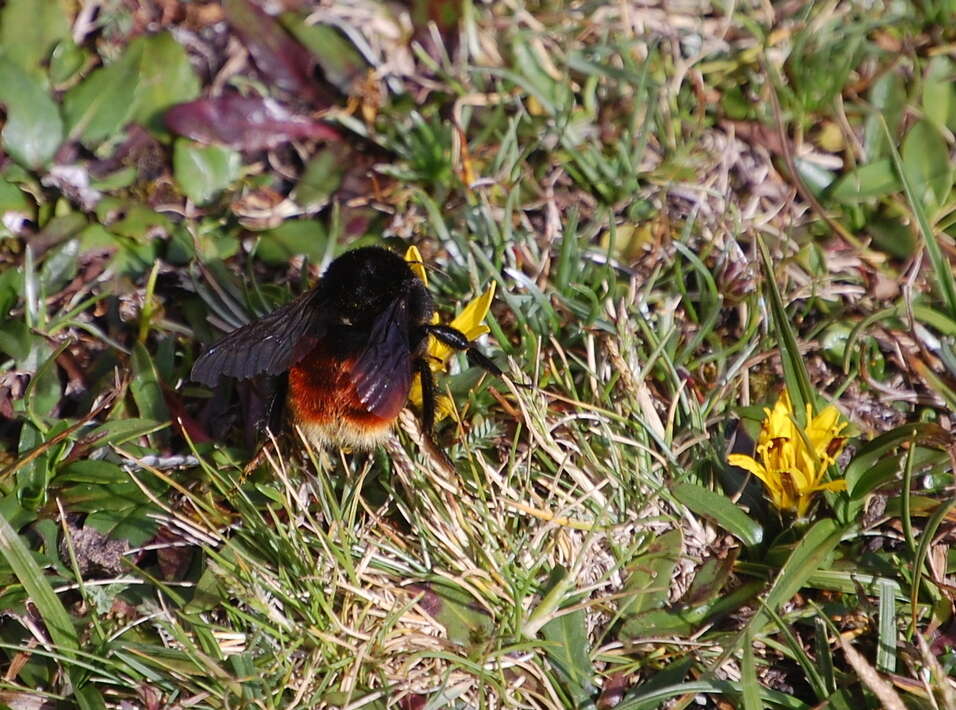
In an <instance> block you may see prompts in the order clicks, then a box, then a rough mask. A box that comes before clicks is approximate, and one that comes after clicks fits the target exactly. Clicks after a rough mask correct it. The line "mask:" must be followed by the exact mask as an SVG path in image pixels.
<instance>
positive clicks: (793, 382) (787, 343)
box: [757, 236, 816, 426]
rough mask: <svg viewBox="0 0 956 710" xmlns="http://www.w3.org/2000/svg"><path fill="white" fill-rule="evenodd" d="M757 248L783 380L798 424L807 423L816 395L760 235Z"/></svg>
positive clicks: (771, 263)
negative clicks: (807, 408) (778, 349)
mask: <svg viewBox="0 0 956 710" xmlns="http://www.w3.org/2000/svg"><path fill="white" fill-rule="evenodd" d="M757 251H758V252H759V253H760V263H761V265H762V266H763V273H764V283H765V285H766V288H767V296H768V299H767V300H768V301H769V302H770V317H771V320H772V321H773V327H774V331H775V332H776V334H777V345H778V347H779V348H780V360H781V363H782V365H783V379H784V382H786V385H787V391H788V392H789V393H790V399H791V401H792V402H793V409H794V416H795V418H796V420H797V423H798V424H799V425H800V426H805V425H806V424H807V422H804V421H803V419H804V418H805V417H806V405H807V404H811V405H813V404H815V403H816V396H815V394H814V392H813V387H811V385H810V374H809V373H808V372H807V366H806V363H805V362H804V360H803V355H802V354H801V353H800V348H799V346H798V345H797V337H796V335H795V334H794V332H793V327H792V326H791V324H790V316H789V315H788V314H787V309H786V307H785V306H784V304H783V298H782V297H781V296H780V289H778V288H777V278H776V274H775V273H774V268H773V261H772V260H771V258H770V252H769V251H768V250H767V245H766V244H765V243H764V241H763V239H761V238H760V237H759V236H758V238H757Z"/></svg>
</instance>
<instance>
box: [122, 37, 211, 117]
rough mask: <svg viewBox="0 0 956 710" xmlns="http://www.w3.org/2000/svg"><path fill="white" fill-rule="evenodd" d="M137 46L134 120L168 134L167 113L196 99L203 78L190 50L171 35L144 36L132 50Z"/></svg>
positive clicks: (131, 46) (134, 42)
mask: <svg viewBox="0 0 956 710" xmlns="http://www.w3.org/2000/svg"><path fill="white" fill-rule="evenodd" d="M137 43H138V44H140V45H141V51H140V52H139V64H140V66H139V78H138V80H137V83H136V97H135V101H136V106H135V108H134V109H133V113H132V116H131V118H132V120H134V121H136V122H138V123H140V124H142V125H144V126H146V127H148V128H149V129H151V130H154V131H159V132H165V130H166V129H165V127H164V126H163V123H162V114H163V112H164V111H165V110H166V109H168V108H169V107H170V106H173V105H174V104H178V103H183V102H185V101H191V100H192V99H194V98H196V97H197V96H198V95H199V90H200V84H199V77H198V76H197V75H196V72H195V70H194V69H193V67H192V65H191V64H190V63H189V57H188V56H187V55H186V50H184V49H183V47H182V45H181V44H179V42H177V41H176V40H175V39H173V36H172V35H171V34H169V33H168V32H160V33H159V34H155V35H150V36H148V37H140V38H138V39H136V40H134V41H133V42H131V43H130V48H131V49H132V48H133V46H134V45H136V44H137ZM127 51H130V50H127Z"/></svg>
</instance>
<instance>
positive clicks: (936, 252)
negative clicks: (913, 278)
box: [879, 116, 956, 318]
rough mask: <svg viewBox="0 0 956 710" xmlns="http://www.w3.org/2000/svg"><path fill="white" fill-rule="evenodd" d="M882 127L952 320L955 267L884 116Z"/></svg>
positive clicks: (955, 303)
mask: <svg viewBox="0 0 956 710" xmlns="http://www.w3.org/2000/svg"><path fill="white" fill-rule="evenodd" d="M879 119H880V125H881V126H882V127H883V134H884V135H885V136H886V142H887V145H888V146H889V148H890V157H891V158H892V159H893V166H894V167H895V168H896V173H897V175H899V176H900V181H901V182H902V183H903V192H905V193H906V201H907V202H908V203H909V205H910V209H911V210H913V215H914V216H915V217H916V223H917V224H918V225H919V231H920V234H922V235H923V243H924V244H925V245H926V254H927V255H928V256H929V261H930V263H931V264H932V265H933V272H934V273H935V274H936V285H937V287H938V288H939V291H940V296H941V297H942V299H943V302H944V303H945V304H946V307H947V309H948V311H949V316H950V317H951V318H956V278H954V277H953V267H952V264H950V263H949V259H947V258H946V255H945V254H944V253H943V250H942V247H940V245H939V242H938V241H937V239H936V232H934V231H933V227H932V225H931V224H930V223H929V218H928V217H927V216H926V210H925V209H924V208H923V203H922V200H920V199H919V197H918V196H917V195H916V194H914V192H913V186H912V185H911V184H910V181H909V178H907V176H906V170H904V168H903V158H902V157H901V156H900V152H899V150H898V149H897V147H896V142H895V141H894V140H893V137H892V135H890V129H889V127H888V126H887V125H886V121H885V120H884V119H883V117H882V116H880V117H879Z"/></svg>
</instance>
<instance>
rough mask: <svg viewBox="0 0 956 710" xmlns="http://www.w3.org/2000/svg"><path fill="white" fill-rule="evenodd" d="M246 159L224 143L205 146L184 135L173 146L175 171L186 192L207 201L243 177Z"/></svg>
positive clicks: (195, 200) (196, 201)
mask: <svg viewBox="0 0 956 710" xmlns="http://www.w3.org/2000/svg"><path fill="white" fill-rule="evenodd" d="M241 167H242V159H241V157H240V155H239V153H237V152H236V151H234V150H231V149H230V148H224V147H223V146H218V145H210V146H202V145H199V144H198V143H194V142H192V141H189V140H186V139H185V138H180V139H178V140H177V141H176V144H175V147H174V148H173V174H174V175H175V176H176V182H178V183H179V186H180V187H181V188H182V190H183V193H185V195H186V196H187V197H188V198H189V199H190V200H192V201H193V202H195V203H196V204H197V205H204V204H206V203H207V202H209V201H210V200H212V199H213V198H214V197H215V196H216V195H218V194H219V193H220V192H222V190H224V189H225V188H227V187H228V186H229V185H230V184H231V183H232V181H233V180H235V179H236V178H237V177H239V169H240V168H241Z"/></svg>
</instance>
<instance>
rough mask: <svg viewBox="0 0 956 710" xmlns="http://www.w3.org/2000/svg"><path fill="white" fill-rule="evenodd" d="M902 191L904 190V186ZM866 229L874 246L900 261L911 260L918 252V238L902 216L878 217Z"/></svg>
mask: <svg viewBox="0 0 956 710" xmlns="http://www.w3.org/2000/svg"><path fill="white" fill-rule="evenodd" d="M900 189H903V188H902V185H900ZM888 211H889V210H888ZM906 221H909V220H908V218H907V220H906ZM866 227H867V229H868V230H869V232H870V236H872V237H873V245H874V246H876V247H877V248H878V249H880V250H881V251H884V252H886V253H887V254H890V255H891V256H895V257H896V258H898V259H909V258H910V257H911V256H913V254H914V253H915V252H916V247H917V240H916V236H915V235H914V234H913V230H912V229H911V228H910V227H909V226H908V225H907V224H905V223H904V220H903V219H902V218H901V217H900V216H898V215H889V214H887V215H885V216H884V215H878V216H876V217H873V218H872V219H871V220H870V221H869V223H868V224H867V225H866Z"/></svg>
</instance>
